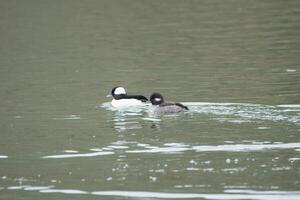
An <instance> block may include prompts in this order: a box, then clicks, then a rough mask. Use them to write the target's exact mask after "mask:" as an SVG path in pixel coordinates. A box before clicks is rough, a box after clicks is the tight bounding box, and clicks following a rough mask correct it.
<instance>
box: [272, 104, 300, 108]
mask: <svg viewBox="0 0 300 200" xmlns="http://www.w3.org/2000/svg"><path fill="white" fill-rule="evenodd" d="M277 107H280V108H300V104H282V105H277Z"/></svg>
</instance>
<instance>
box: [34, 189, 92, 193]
mask: <svg viewBox="0 0 300 200" xmlns="http://www.w3.org/2000/svg"><path fill="white" fill-rule="evenodd" d="M40 192H41V193H62V194H88V193H89V192H86V191H83V190H72V189H46V190H44V189H43V190H40Z"/></svg>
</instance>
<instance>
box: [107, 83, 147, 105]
mask: <svg viewBox="0 0 300 200" xmlns="http://www.w3.org/2000/svg"><path fill="white" fill-rule="evenodd" d="M107 97H113V100H112V101H111V105H112V106H114V107H116V108H124V107H132V106H143V105H146V102H147V101H148V99H147V98H146V97H144V96H142V95H128V94H127V93H126V91H125V89H124V88H123V87H114V88H113V89H112V90H111V92H110V94H109V95H107Z"/></svg>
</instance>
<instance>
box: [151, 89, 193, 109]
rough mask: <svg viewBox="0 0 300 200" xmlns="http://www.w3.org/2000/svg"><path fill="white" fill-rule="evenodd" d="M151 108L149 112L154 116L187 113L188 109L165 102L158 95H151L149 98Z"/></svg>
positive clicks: (174, 103) (177, 104) (178, 104)
mask: <svg viewBox="0 0 300 200" xmlns="http://www.w3.org/2000/svg"><path fill="white" fill-rule="evenodd" d="M150 101H151V104H152V106H151V108H150V112H152V113H155V114H172V113H179V112H185V111H188V110H189V109H188V107H186V106H184V105H182V104H181V103H176V102H165V101H164V98H163V96H162V95H161V94H160V93H157V92H155V93H153V94H152V95H151V96H150Z"/></svg>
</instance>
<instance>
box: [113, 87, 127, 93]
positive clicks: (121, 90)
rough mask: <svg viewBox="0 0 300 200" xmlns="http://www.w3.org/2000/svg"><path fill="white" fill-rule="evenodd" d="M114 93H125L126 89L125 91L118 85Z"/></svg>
mask: <svg viewBox="0 0 300 200" xmlns="http://www.w3.org/2000/svg"><path fill="white" fill-rule="evenodd" d="M115 94H116V95H118V94H126V91H125V89H124V88H122V87H118V88H116V90H115Z"/></svg>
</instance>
